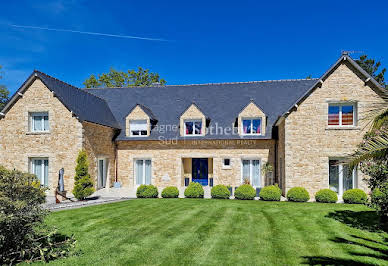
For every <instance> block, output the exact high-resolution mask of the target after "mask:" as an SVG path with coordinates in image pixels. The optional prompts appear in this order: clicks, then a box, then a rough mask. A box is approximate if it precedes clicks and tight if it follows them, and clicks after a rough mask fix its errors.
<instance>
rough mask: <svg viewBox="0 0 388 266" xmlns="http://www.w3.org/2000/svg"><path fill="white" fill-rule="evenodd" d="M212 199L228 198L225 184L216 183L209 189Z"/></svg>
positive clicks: (228, 193)
mask: <svg viewBox="0 0 388 266" xmlns="http://www.w3.org/2000/svg"><path fill="white" fill-rule="evenodd" d="M211 194H212V198H213V199H229V197H230V191H229V189H228V187H227V186H224V185H217V186H215V187H213V188H212V191H211Z"/></svg>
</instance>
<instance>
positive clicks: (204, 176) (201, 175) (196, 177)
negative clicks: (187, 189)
mask: <svg viewBox="0 0 388 266" xmlns="http://www.w3.org/2000/svg"><path fill="white" fill-rule="evenodd" d="M192 161H193V165H192V167H193V171H192V174H193V182H197V183H200V184H201V185H202V186H207V185H208V182H209V179H208V160H207V158H205V159H202V158H193V159H192Z"/></svg>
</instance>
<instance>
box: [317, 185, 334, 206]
mask: <svg viewBox="0 0 388 266" xmlns="http://www.w3.org/2000/svg"><path fill="white" fill-rule="evenodd" d="M315 200H316V202H323V203H336V202H337V201H338V196H337V193H335V192H334V191H333V190H331V189H328V188H326V189H321V190H319V191H318V192H317V193H316V194H315Z"/></svg>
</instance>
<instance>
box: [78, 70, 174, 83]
mask: <svg viewBox="0 0 388 266" xmlns="http://www.w3.org/2000/svg"><path fill="white" fill-rule="evenodd" d="M152 83H160V84H161V85H164V84H166V81H165V80H164V79H161V78H160V76H159V74H157V73H153V72H150V71H149V70H148V69H143V68H141V67H139V68H138V69H137V70H132V69H130V70H128V71H127V72H124V71H117V70H115V69H113V68H111V69H110V70H109V72H108V73H102V74H98V75H97V77H96V76H95V75H94V74H92V75H90V77H89V78H88V79H86V80H85V81H84V83H83V84H84V85H85V86H86V88H104V87H105V88H106V87H108V88H121V87H132V86H151V85H152Z"/></svg>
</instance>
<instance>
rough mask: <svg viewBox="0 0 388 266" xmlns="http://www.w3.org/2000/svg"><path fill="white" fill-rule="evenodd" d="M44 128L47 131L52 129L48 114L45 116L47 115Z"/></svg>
mask: <svg viewBox="0 0 388 266" xmlns="http://www.w3.org/2000/svg"><path fill="white" fill-rule="evenodd" d="M44 130H45V131H48V130H50V128H49V118H48V116H45V117H44Z"/></svg>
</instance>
